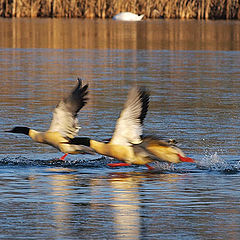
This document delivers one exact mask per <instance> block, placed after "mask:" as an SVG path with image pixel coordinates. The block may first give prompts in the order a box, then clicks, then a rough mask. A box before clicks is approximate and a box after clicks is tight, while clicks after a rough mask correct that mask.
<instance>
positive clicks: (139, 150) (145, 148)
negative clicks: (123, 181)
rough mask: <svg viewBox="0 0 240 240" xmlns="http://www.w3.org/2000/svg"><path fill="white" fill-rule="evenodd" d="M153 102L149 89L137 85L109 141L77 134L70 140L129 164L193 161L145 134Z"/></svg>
mask: <svg viewBox="0 0 240 240" xmlns="http://www.w3.org/2000/svg"><path fill="white" fill-rule="evenodd" d="M148 105H149V93H148V92H147V91H146V90H145V89H144V88H138V87H133V88H132V89H131V90H130V92H129V94H128V98H127V101H126V103H125V104H124V108H123V110H122V112H121V114H120V117H119V119H118V120H117V123H116V127H115V131H114V133H113V136H112V138H111V140H110V141H109V142H108V143H104V142H100V141H96V140H93V139H90V138H73V139H71V140H70V142H69V143H70V144H75V145H78V144H80V145H85V146H88V147H91V148H92V149H94V150H95V151H96V152H97V153H99V154H102V155H105V156H109V157H113V158H116V159H118V160H120V161H122V162H124V164H121V163H120V164H109V166H126V165H130V164H137V165H144V164H145V165H147V166H148V163H150V162H153V161H165V162H170V163H179V162H193V160H192V159H191V158H188V157H185V155H184V153H183V152H182V151H181V150H180V149H179V148H177V147H176V146H174V145H172V144H169V143H168V142H165V141H163V140H159V139H156V138H153V137H144V138H143V137H142V124H143V120H144V118H145V116H146V113H147V110H148Z"/></svg>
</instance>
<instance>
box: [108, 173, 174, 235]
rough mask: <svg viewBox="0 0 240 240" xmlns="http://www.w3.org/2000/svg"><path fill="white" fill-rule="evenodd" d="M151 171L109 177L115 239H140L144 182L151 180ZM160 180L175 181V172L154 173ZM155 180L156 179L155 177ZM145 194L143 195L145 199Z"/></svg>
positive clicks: (116, 174) (117, 174)
mask: <svg viewBox="0 0 240 240" xmlns="http://www.w3.org/2000/svg"><path fill="white" fill-rule="evenodd" d="M154 178H155V177H153V173H148V172H147V173H139V174H138V173H136V172H134V173H129V172H128V173H114V174H112V175H111V177H110V178H109V182H110V185H111V187H112V199H111V202H112V204H111V206H112V208H113V215H114V216H113V221H114V230H115V234H116V236H117V239H140V238H141V236H142V235H143V232H142V231H143V229H145V228H144V226H142V224H143V222H142V220H141V214H142V213H141V211H142V209H141V208H142V205H143V203H142V201H143V199H142V197H143V196H144V195H143V196H142V194H141V191H143V192H144V186H143V185H144V183H145V182H148V181H153V179H154ZM156 178H159V182H160V184H161V183H162V182H166V181H167V182H171V183H172V182H174V181H177V179H178V178H177V176H176V174H159V173H158V174H156ZM155 180H156V179H155ZM145 197H146V196H144V199H145Z"/></svg>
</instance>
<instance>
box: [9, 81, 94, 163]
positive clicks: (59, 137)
mask: <svg viewBox="0 0 240 240" xmlns="http://www.w3.org/2000/svg"><path fill="white" fill-rule="evenodd" d="M87 89H88V85H87V84H86V85H84V86H82V80H81V79H79V78H78V84H77V86H76V87H75V88H74V89H73V90H72V91H71V93H70V94H69V95H68V96H67V97H65V98H63V99H62V100H61V101H60V102H59V103H58V105H57V106H56V108H55V109H54V111H53V118H52V122H51V125H50V127H49V129H48V130H47V131H46V132H39V131H36V130H34V129H31V128H29V127H22V126H18V127H14V128H13V129H12V130H10V131H6V132H10V133H21V134H25V135H28V136H29V137H30V138H31V139H32V140H33V141H35V142H38V143H45V144H48V145H50V146H52V147H54V148H56V149H58V150H59V151H61V152H63V153H65V155H64V156H62V157H61V158H60V160H64V159H65V157H66V156H67V155H68V154H69V153H70V154H79V153H82V154H83V153H90V154H92V153H94V151H93V150H92V149H90V148H89V147H87V146H81V145H73V144H67V143H68V141H69V140H70V139H72V138H74V137H75V136H76V135H77V133H78V131H79V128H80V127H79V126H78V119H77V116H78V112H79V110H80V109H81V108H82V107H83V106H84V105H85V104H86V103H87V98H86V95H87V94H88V91H87Z"/></svg>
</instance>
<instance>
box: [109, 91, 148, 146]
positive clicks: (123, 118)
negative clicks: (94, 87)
mask: <svg viewBox="0 0 240 240" xmlns="http://www.w3.org/2000/svg"><path fill="white" fill-rule="evenodd" d="M148 102H149V94H148V93H147V92H146V91H145V90H144V89H142V88H138V87H136V86H135V87H133V88H131V90H130V92H129V94H128V97H127V101H126V102H125V104H124V108H123V110H122V112H121V114H120V117H119V119H118V120H117V123H116V127H115V131H114V133H113V137H112V139H111V141H110V143H111V144H119V145H131V143H134V144H138V143H140V142H141V135H142V122H143V119H144V117H145V115H146V112H147V108H148ZM141 118H142V119H141Z"/></svg>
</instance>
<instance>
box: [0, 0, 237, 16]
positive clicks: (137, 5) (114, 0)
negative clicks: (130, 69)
mask: <svg viewBox="0 0 240 240" xmlns="http://www.w3.org/2000/svg"><path fill="white" fill-rule="evenodd" d="M119 12H132V13H136V14H144V18H165V19H169V18H173V19H205V20H207V19H238V20H240V1H239V0H0V17H6V18H11V17H17V18H21V17H31V18H35V17H51V18H60V17H64V18H103V19H104V18H112V17H113V16H114V15H115V14H118V13H119Z"/></svg>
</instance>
